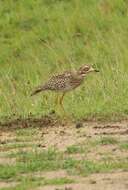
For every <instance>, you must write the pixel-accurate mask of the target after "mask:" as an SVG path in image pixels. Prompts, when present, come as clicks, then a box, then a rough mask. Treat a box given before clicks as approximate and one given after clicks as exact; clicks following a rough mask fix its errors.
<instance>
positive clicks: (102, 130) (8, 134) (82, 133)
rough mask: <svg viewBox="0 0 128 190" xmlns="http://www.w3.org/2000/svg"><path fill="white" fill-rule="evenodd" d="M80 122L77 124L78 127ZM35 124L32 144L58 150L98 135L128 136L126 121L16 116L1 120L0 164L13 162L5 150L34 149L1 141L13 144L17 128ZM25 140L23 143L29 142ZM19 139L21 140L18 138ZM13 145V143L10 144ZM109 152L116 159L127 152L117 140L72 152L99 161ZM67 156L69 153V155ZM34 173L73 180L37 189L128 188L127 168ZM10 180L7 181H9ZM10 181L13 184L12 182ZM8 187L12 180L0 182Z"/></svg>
mask: <svg viewBox="0 0 128 190" xmlns="http://www.w3.org/2000/svg"><path fill="white" fill-rule="evenodd" d="M78 126H79V127H78ZM28 127H36V128H37V131H38V133H37V134H33V136H32V139H34V141H33V144H35V146H36V149H38V151H42V150H44V149H48V148H57V149H59V151H65V156H66V150H67V147H69V146H71V145H76V144H85V142H88V140H94V141H95V140H98V139H100V137H106V136H107V137H113V138H115V139H117V140H118V141H120V142H121V141H122V142H123V141H126V140H128V121H121V122H109V123H104V122H82V125H77V126H76V123H68V122H66V121H65V122H64V124H62V122H59V121H58V120H57V119H55V120H54V119H53V117H44V118H42V119H39V120H38V119H36V120H34V119H28V120H15V121H12V122H10V123H4V124H1V127H0V164H15V159H11V158H6V154H5V153H10V152H16V151H19V150H20V151H21V150H23V151H33V147H31V146H28V147H20V148H7V149H6V148H5V149H3V147H4V145H5V144H7V145H10V144H12V145H13V144H15V139H16V133H15V129H17V128H28ZM32 139H31V142H28V141H26V142H25V141H24V142H23V143H25V144H27V143H28V144H30V145H31V143H32ZM21 143H22V142H21ZM12 147H13V146H12ZM109 154H110V155H111V158H115V159H122V158H123V159H127V158H128V152H127V151H126V150H123V149H119V147H118V146H117V144H103V145H100V146H99V147H97V148H93V150H91V149H90V150H89V151H87V152H86V153H77V154H71V155H70V157H73V158H75V159H89V160H96V161H102V159H103V158H104V156H105V155H108V156H109ZM68 156H69V155H68ZM33 175H35V176H37V177H38V176H39V177H45V178H48V179H51V178H61V177H67V178H71V179H74V180H75V183H73V184H67V185H61V186H56V185H55V186H54V185H52V186H45V187H43V186H42V187H39V188H36V190H86V189H87V190H103V189H104V190H115V189H116V190H127V189H128V171H127V172H125V171H116V172H113V173H105V174H103V173H100V174H93V175H89V176H88V177H81V176H74V175H69V174H67V173H66V171H63V170H61V171H52V172H45V173H44V172H37V173H33ZM9 184H10V185H9ZM12 185H14V184H13V183H12ZM8 186H9V187H10V186H11V182H9V183H6V182H2V181H1V182H0V188H1V187H2V188H3V187H8Z"/></svg>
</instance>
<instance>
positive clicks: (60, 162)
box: [0, 150, 128, 183]
mask: <svg viewBox="0 0 128 190" xmlns="http://www.w3.org/2000/svg"><path fill="white" fill-rule="evenodd" d="M13 156H14V155H13ZM15 157H16V163H15V165H0V180H9V179H15V180H19V177H18V176H20V175H21V174H29V173H32V174H34V172H37V171H55V170H59V169H65V170H67V171H69V172H71V171H75V173H77V174H80V175H89V174H91V173H100V172H110V171H115V170H118V169H125V170H128V164H127V159H119V160H118V159H105V160H102V161H100V162H99V161H92V160H84V159H83V160H75V159H73V158H70V157H67V156H66V157H65V155H64V153H60V152H56V151H53V150H49V151H43V152H41V153H38V152H30V153H29V152H20V153H19V154H15ZM58 183H59V182H58Z"/></svg>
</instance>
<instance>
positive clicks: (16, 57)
mask: <svg viewBox="0 0 128 190" xmlns="http://www.w3.org/2000/svg"><path fill="white" fill-rule="evenodd" d="M127 23H128V17H127V2H126V1H123V0H113V1H111V0H105V1H99V0H86V1H84V0H80V1H77V0H70V1H67V0H63V1H58V0H52V1H47V0H44V1H42V0H37V1H36V2H35V0H31V1H30V0H23V1H15V0H9V1H0V44H1V45H0V52H1V53H0V118H1V119H2V118H5V117H13V118H15V117H17V116H22V117H27V116H28V115H29V114H32V115H35V116H37V115H38V116H40V115H45V114H48V113H49V112H50V110H53V109H55V106H54V94H53V93H50V92H44V93H43V94H42V95H41V94H40V95H38V96H36V97H33V98H31V97H30V93H31V91H32V89H33V88H34V87H35V86H36V85H38V84H40V83H41V82H44V81H46V80H47V79H48V78H49V76H51V75H52V74H53V73H57V72H62V71H64V70H65V69H72V68H78V67H79V66H80V65H82V64H85V63H89V64H94V65H95V66H96V67H97V68H99V70H100V73H98V74H94V75H92V76H89V77H88V78H87V79H86V81H85V83H84V84H83V86H81V88H79V89H77V90H76V91H74V92H71V93H69V94H67V96H66V97H65V100H64V107H65V110H66V112H67V113H68V115H72V116H73V117H74V118H87V117H93V116H95V117H103V118H104V117H107V118H108V117H109V118H115V117H119V116H121V117H122V116H124V117H125V116H127V114H128V101H127V100H128V93H127V91H128V82H127V81H128V64H127V62H128V38H127V36H128V27H127ZM56 111H57V113H58V114H59V115H61V113H60V112H59V109H57V110H56Z"/></svg>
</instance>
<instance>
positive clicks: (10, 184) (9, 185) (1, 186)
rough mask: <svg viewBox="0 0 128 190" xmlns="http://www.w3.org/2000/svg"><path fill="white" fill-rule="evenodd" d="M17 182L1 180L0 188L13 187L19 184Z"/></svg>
mask: <svg viewBox="0 0 128 190" xmlns="http://www.w3.org/2000/svg"><path fill="white" fill-rule="evenodd" d="M17 184H18V183H17V182H2V181H0V189H2V188H11V187H12V188H13V187H15V186H16V185H17Z"/></svg>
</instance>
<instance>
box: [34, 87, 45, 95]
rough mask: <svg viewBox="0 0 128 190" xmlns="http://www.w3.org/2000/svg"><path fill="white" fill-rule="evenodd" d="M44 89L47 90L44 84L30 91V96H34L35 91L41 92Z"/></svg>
mask: <svg viewBox="0 0 128 190" xmlns="http://www.w3.org/2000/svg"><path fill="white" fill-rule="evenodd" d="M44 90H47V89H46V87H45V86H39V87H37V88H36V89H35V90H34V91H33V92H32V93H31V96H34V95H36V94H37V93H39V92H41V91H44Z"/></svg>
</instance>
